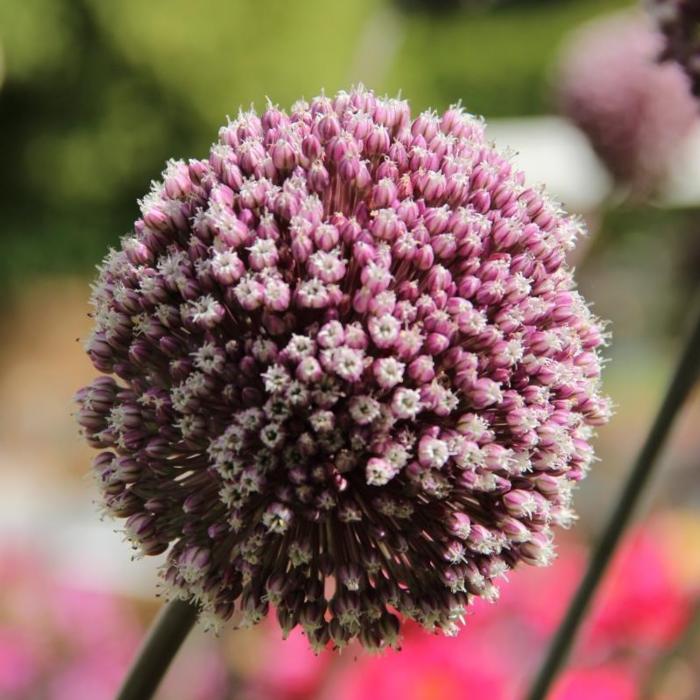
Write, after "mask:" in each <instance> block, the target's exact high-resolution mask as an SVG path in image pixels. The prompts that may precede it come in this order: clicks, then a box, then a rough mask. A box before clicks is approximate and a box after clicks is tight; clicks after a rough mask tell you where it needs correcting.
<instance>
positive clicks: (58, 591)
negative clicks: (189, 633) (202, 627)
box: [0, 542, 228, 700]
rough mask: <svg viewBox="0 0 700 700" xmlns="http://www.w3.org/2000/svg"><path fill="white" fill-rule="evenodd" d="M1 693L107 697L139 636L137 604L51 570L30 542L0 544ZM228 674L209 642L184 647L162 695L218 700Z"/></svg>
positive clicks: (6, 699)
mask: <svg viewBox="0 0 700 700" xmlns="http://www.w3.org/2000/svg"><path fill="white" fill-rule="evenodd" d="M0 590H1V591H2V596H1V597H0V620H2V625H1V626H0V698H2V700H36V698H46V700H82V699H83V698H85V699H86V700H87V699H89V700H110V699H111V698H113V697H114V694H115V692H116V691H117V689H118V687H119V685H120V683H121V680H122V678H123V677H124V673H125V672H126V669H127V667H128V665H129V663H130V661H131V658H132V656H133V654H134V652H135V650H136V648H137V647H138V644H139V640H140V638H141V637H142V635H143V624H142V622H141V621H140V619H139V616H137V614H136V610H135V608H134V605H133V604H132V603H130V602H129V601H128V600H127V599H125V598H123V597H120V596H118V595H115V594H113V593H111V592H110V591H105V590H93V589H90V588H88V587H85V586H76V585H74V584H72V583H71V582H70V581H67V580H63V579H60V578H58V577H56V576H55V575H53V574H52V572H51V571H50V569H49V567H48V565H47V561H46V560H45V558H44V557H43V556H42V555H41V554H40V553H39V552H38V551H37V550H36V549H34V548H33V547H32V545H31V544H30V543H26V542H25V543H22V544H21V545H18V546H13V547H10V546H2V545H0ZM227 682H228V681H227V672H226V669H225V666H224V664H223V661H222V657H221V654H220V652H218V651H217V650H216V648H215V647H214V643H213V642H212V641H211V640H208V641H207V643H206V644H204V645H203V644H201V643H200V644H198V643H196V642H194V643H190V644H188V648H187V650H186V653H185V654H184V658H183V659H182V663H180V664H178V665H177V667H176V668H175V669H173V673H172V674H171V675H170V676H169V677H168V678H166V681H165V684H164V686H163V691H162V693H163V694H162V695H161V697H167V698H171V697H177V698H178V700H218V699H220V698H223V697H225V696H226V684H227Z"/></svg>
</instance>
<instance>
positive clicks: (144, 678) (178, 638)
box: [117, 600, 199, 700]
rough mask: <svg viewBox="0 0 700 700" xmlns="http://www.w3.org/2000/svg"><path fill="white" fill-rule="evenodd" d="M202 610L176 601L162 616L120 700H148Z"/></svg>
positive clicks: (135, 664)
mask: <svg viewBox="0 0 700 700" xmlns="http://www.w3.org/2000/svg"><path fill="white" fill-rule="evenodd" d="M198 612H199V611H198V609H197V607H196V606H194V605H192V604H191V603H186V602H184V601H182V600H173V601H171V602H170V603H168V604H167V605H166V606H165V607H164V608H162V609H161V611H160V612H159V613H158V617H157V618H156V620H155V622H154V623H153V625H152V626H151V629H150V631H149V633H148V636H147V637H146V639H145V641H144V643H143V645H142V646H141V649H139V652H138V654H137V656H136V659H135V661H134V663H133V664H132V666H131V668H130V669H129V673H128V674H127V677H126V679H125V681H124V684H123V685H122V687H121V689H120V691H119V693H118V694H117V700H148V698H150V697H152V696H153V694H154V693H155V691H156V689H157V688H158V685H159V684H160V682H161V680H162V678H163V676H164V675H165V672H166V671H167V670H168V666H170V662H171V661H172V660H173V658H174V657H175V654H177V651H178V649H179V648H180V645H181V644H182V643H183V642H184V641H185V638H186V637H187V635H188V634H189V632H190V630H191V629H192V627H193V626H194V623H195V622H196V621H197V615H198Z"/></svg>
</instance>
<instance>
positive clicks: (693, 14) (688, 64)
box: [647, 0, 700, 97]
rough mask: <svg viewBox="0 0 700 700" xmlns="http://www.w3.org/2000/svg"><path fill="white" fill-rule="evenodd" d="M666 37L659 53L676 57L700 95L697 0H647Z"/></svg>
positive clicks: (698, 12)
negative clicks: (662, 48) (661, 51)
mask: <svg viewBox="0 0 700 700" xmlns="http://www.w3.org/2000/svg"><path fill="white" fill-rule="evenodd" d="M647 5H648V6H649V9H650V11H651V13H652V16H653V17H654V18H655V19H656V21H657V23H658V25H659V28H660V29H661V31H662V32H663V33H664V36H665V37H666V44H665V46H664V50H663V53H662V54H661V57H662V58H664V59H672V60H674V61H678V63H680V65H681V66H682V67H683V69H684V70H685V72H686V74H687V75H688V77H689V78H690V82H691V86H692V90H693V93H694V94H695V96H696V97H700V0H647Z"/></svg>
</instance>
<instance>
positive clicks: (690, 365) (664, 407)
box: [527, 311, 700, 700]
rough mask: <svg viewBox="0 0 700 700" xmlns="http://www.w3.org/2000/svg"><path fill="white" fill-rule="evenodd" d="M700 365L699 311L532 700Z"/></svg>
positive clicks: (561, 653) (562, 649)
mask: <svg viewBox="0 0 700 700" xmlns="http://www.w3.org/2000/svg"><path fill="white" fill-rule="evenodd" d="M699 366H700V313H698V312H697V311H696V316H695V325H694V327H693V329H692V331H691V334H690V336H689V337H688V341H687V343H686V345H685V349H684V351H683V354H682V356H681V359H680V361H679V363H678V366H677V368H676V371H675V374H674V376H673V379H672V380H671V383H670V385H669V387H668V390H667V392H666V397H665V398H664V401H663V403H662V404H661V408H660V409H659V412H658V414H657V416H656V420H655V421H654V424H653V426H652V428H651V431H650V432H649V435H648V437H647V439H646V442H645V443H644V445H643V447H642V449H641V451H640V453H639V455H638V457H637V460H636V462H635V465H634V467H633V469H632V471H631V473H630V475H629V477H628V479H627V481H626V483H625V484H624V486H623V488H622V493H621V495H620V498H619V500H618V501H617V504H616V506H615V508H614V510H613V512H612V513H611V515H610V519H609V521H608V524H607V525H606V527H605V529H604V531H603V534H602V536H601V538H600V541H599V542H598V544H597V546H596V548H595V550H594V552H593V555H592V557H591V560H590V563H589V565H588V569H587V570H586V573H585V575H584V577H583V580H582V581H581V583H580V585H579V588H578V590H577V591H576V594H575V595H574V598H573V600H572V601H571V604H570V606H569V609H568V611H567V613H566V616H565V617H564V620H563V621H562V623H561V625H560V626H559V629H558V630H557V633H556V635H555V637H554V640H553V641H552V644H551V646H550V648H549V651H548V654H547V657H546V658H545V660H544V663H543V664H542V666H541V667H540V669H539V672H538V674H537V676H536V677H535V680H534V683H533V684H532V687H531V689H530V692H529V694H528V695H527V698H528V700H544V698H545V697H546V696H547V692H548V690H549V688H550V687H551V686H552V684H553V682H554V680H555V679H556V676H557V673H558V672H559V670H560V669H561V668H562V666H563V665H564V663H565V661H566V658H567V656H568V654H569V651H570V649H571V647H572V644H573V642H574V640H575V638H576V633H577V632H578V629H579V627H580V625H581V622H582V621H583V619H584V616H585V613H586V611H587V609H588V606H589V605H590V603H591V600H592V599H593V597H594V595H595V593H596V590H597V588H598V585H599V584H600V582H601V580H602V578H603V575H604V573H605V571H606V569H607V567H608V564H609V563H610V559H611V558H612V555H613V553H614V552H615V550H616V548H617V545H618V543H619V541H620V538H621V536H622V534H623V532H624V530H625V528H626V526H627V525H628V523H629V521H630V518H631V517H632V514H633V512H634V508H635V506H636V505H637V503H638V501H639V498H640V496H641V495H642V493H643V491H644V488H645V486H646V485H647V483H648V481H649V477H650V476H651V473H652V471H653V468H654V465H655V463H656V459H657V457H658V456H659V454H660V452H661V449H662V447H663V445H664V443H665V441H666V438H667V437H668V434H669V433H670V431H671V427H672V425H673V422H674V420H675V418H676V416H677V415H678V413H680V409H681V408H682V406H683V404H684V403H685V401H686V399H687V398H688V395H689V394H690V392H691V390H692V388H693V386H694V384H695V381H696V379H697V376H698V368H699Z"/></svg>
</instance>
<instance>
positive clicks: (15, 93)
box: [0, 0, 628, 284]
mask: <svg viewBox="0 0 700 700" xmlns="http://www.w3.org/2000/svg"><path fill="white" fill-rule="evenodd" d="M474 4H475V3H472V5H474ZM625 4H628V3H627V2H620V1H619V0H559V1H558V2H543V1H541V0H540V1H539V2H536V1H535V0H528V1H524V0H521V1H519V2H510V3H505V4H499V5H496V6H489V7H488V9H487V8H486V6H484V7H482V8H481V9H480V10H469V11H468V10H466V9H459V10H456V11H452V12H446V11H443V12H431V11H429V10H426V9H425V4H423V9H422V10H417V9H416V8H414V9H413V10H412V11H405V6H403V7H404V9H401V8H402V6H401V5H400V4H399V3H398V2H390V1H389V0H386V1H385V2H381V0H353V2H329V1H328V0H304V2H289V0H267V1H266V2H264V3H261V2H258V1H256V0H238V1H233V2H232V1H231V0H207V1H206V2H203V3H194V2H191V0H167V1H166V0H148V2H143V0H119V1H117V0H3V1H2V2H1V3H0V47H1V48H2V54H3V55H4V70H5V75H4V83H2V84H1V85H0V149H1V152H2V154H3V157H4V167H3V168H2V171H0V186H1V187H0V192H1V193H2V194H0V205H1V206H2V211H3V227H2V232H1V234H0V235H2V242H3V251H4V254H3V255H2V256H0V280H1V281H2V282H1V283H2V284H7V283H12V282H13V281H15V280H24V279H26V278H27V276H28V275H31V274H38V273H46V272H58V271H80V270H85V269H87V268H88V267H89V266H90V265H92V264H94V263H95V262H97V261H98V260H99V259H100V258H101V256H102V254H103V252H104V250H105V247H106V246H107V245H108V244H109V243H111V242H114V241H116V240H117V238H118V236H119V235H121V234H123V233H124V232H125V231H126V230H127V229H128V228H129V227H130V225H131V223H132V221H133V219H134V218H135V216H136V215H137V211H138V210H137V207H136V199H137V197H139V196H141V195H142V194H143V193H144V192H145V191H146V190H147V189H148V182H149V180H150V179H153V178H155V177H157V176H158V175H159V173H160V171H161V169H162V167H163V163H164V161H165V160H166V159H167V158H168V157H171V156H172V157H187V156H191V155H199V154H202V153H204V152H206V149H207V147H208V145H209V143H210V142H211V141H212V139H213V138H214V137H215V134H216V129H217V127H218V125H219V124H221V123H222V121H223V120H224V117H225V115H226V114H227V113H228V114H231V113H235V112H236V111H237V109H238V106H239V105H240V104H243V105H246V106H247V105H248V104H250V103H251V101H253V102H255V104H256V105H257V106H258V107H261V106H263V105H264V97H265V96H269V97H270V98H271V99H272V100H273V101H274V102H279V103H280V104H282V105H289V104H290V103H291V102H292V101H293V100H294V99H296V98H297V97H299V96H300V95H306V96H307V97H308V96H312V95H313V94H316V93H318V92H319V91H320V90H321V89H322V88H325V89H326V90H327V91H328V92H332V91H335V90H337V89H339V88H342V87H345V86H347V85H348V82H349V81H350V80H351V79H355V78H358V77H359V78H361V79H362V80H363V81H364V82H365V83H366V84H368V85H369V86H371V87H373V88H374V89H376V90H379V91H382V92H384V91H387V92H390V93H396V92H398V91H399V90H401V92H402V94H403V95H404V96H406V97H408V98H409V99H410V100H411V102H412V104H413V105H414V107H415V108H416V109H423V108H425V107H427V106H430V105H432V106H435V107H444V106H446V105H448V104H450V103H453V102H456V101H458V100H462V102H463V103H464V104H465V105H466V107H467V108H468V109H469V110H471V111H473V112H477V113H482V114H485V115H487V116H490V117H493V116H506V115H521V114H536V113H540V112H544V111H547V110H548V108H549V106H548V97H547V95H548V89H547V86H548V70H549V66H550V65H551V62H552V60H553V57H554V56H555V54H556V51H557V48H558V44H559V42H560V40H561V38H562V36H563V35H564V34H565V33H566V32H567V31H568V30H570V29H572V28H573V27H574V26H575V25H576V24H578V23H579V22H581V21H583V20H584V19H586V18H587V17H589V16H591V15H594V14H597V13H599V12H602V11H605V10H608V9H610V8H611V7H615V6H619V5H625ZM385 16H386V17H389V18H391V20H392V24H393V25H395V27H398V31H397V44H396V46H397V49H396V53H395V54H393V55H391V56H390V57H389V59H388V61H385V63H386V65H384V64H382V62H381V61H379V60H376V61H374V56H373V54H372V53H371V52H370V55H369V56H359V57H358V51H364V52H365V53H367V42H366V41H364V42H363V38H364V39H366V33H367V28H368V27H369V26H371V25H372V22H374V23H375V24H376V23H377V22H380V23H381V22H382V21H383V20H382V18H383V17H385ZM381 40H382V37H381V26H380V35H379V39H375V40H374V42H375V44H376V42H377V41H380V42H381ZM360 47H363V48H360ZM369 48H370V49H372V48H373V47H372V46H370V47H369ZM374 48H381V47H374ZM377 53H378V56H380V55H381V51H378V52H377ZM358 65H360V66H361V71H360V74H359V75H358V74H357V72H358V71H357V68H356V66H358ZM353 66H355V68H353Z"/></svg>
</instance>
